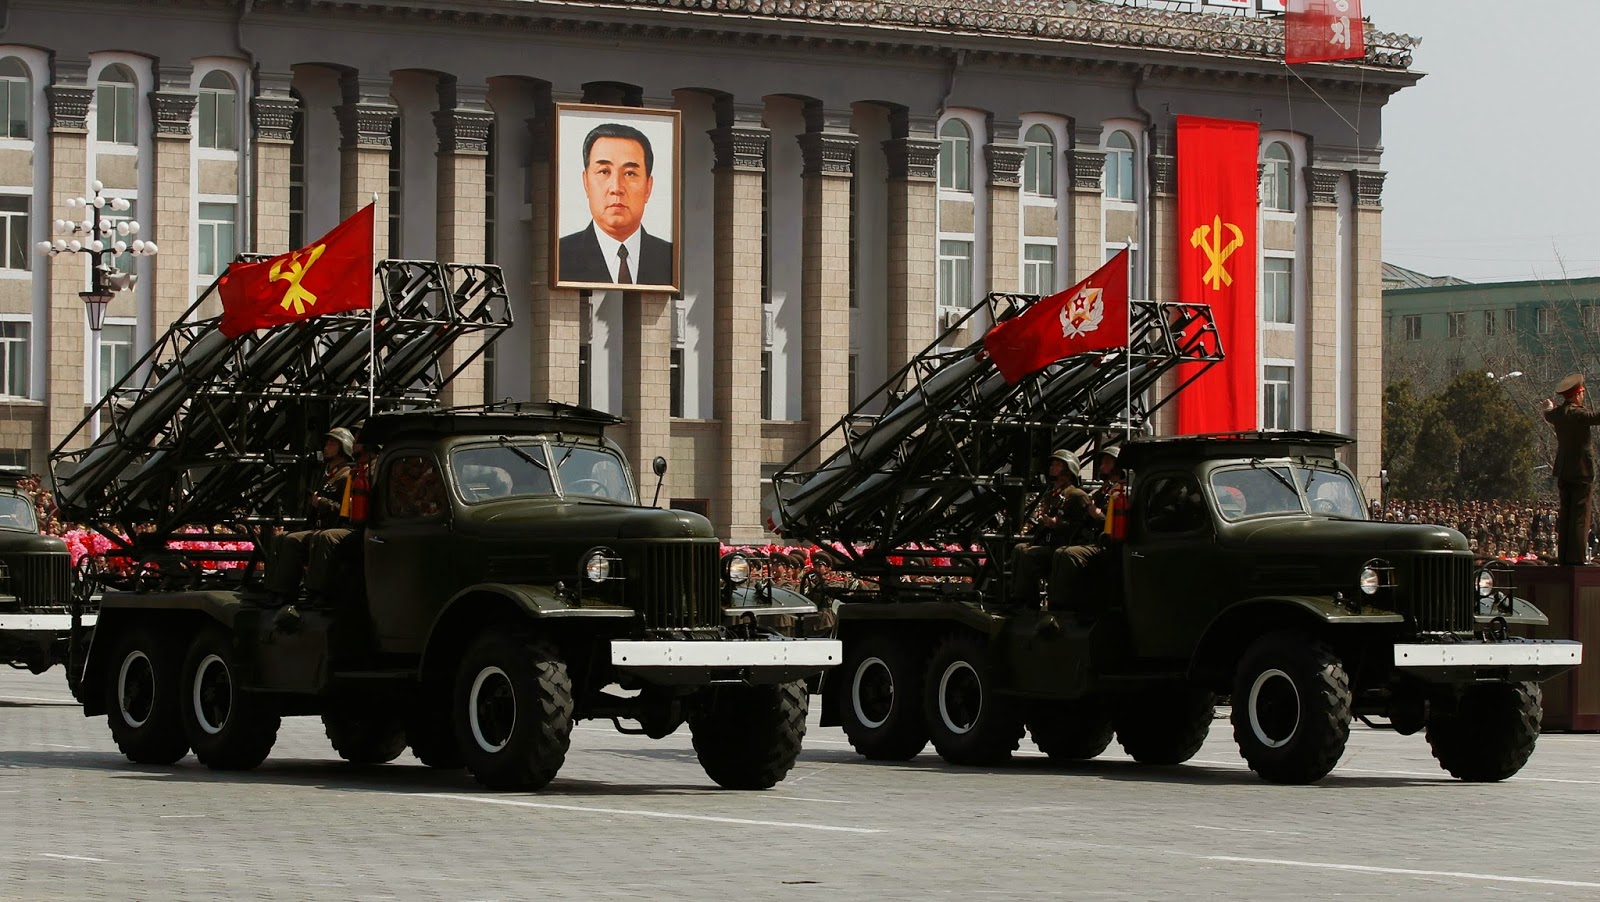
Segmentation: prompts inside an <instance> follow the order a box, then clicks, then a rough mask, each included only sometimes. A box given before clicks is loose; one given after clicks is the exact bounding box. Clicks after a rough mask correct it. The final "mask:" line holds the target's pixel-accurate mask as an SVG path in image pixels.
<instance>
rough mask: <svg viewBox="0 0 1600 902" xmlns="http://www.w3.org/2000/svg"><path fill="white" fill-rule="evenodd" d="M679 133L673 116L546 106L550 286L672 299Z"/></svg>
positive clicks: (677, 260) (677, 254)
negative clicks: (551, 129) (550, 122)
mask: <svg viewBox="0 0 1600 902" xmlns="http://www.w3.org/2000/svg"><path fill="white" fill-rule="evenodd" d="M681 126H682V123H681V120H680V119H679V116H678V111H677V110H655V109H644V108H640V107H617V106H597V105H593V104H578V103H559V104H556V121H555V134H554V138H553V140H554V142H555V147H554V149H553V153H552V160H553V161H554V164H555V165H554V166H553V167H552V175H551V179H552V180H553V181H554V190H552V191H551V192H550V198H551V201H550V202H551V204H552V207H553V209H551V211H550V218H551V221H552V222H553V223H554V228H552V229H551V247H550V259H551V261H552V262H551V266H550V274H551V276H550V278H551V284H552V286H554V287H556V288H589V289H594V290H601V291H664V292H676V291H678V289H679V287H680V285H681V276H680V274H681V272H682V269H681V260H682V256H683V254H682V248H681V240H680V239H681V237H682V235H681V231H682V230H681V227H680V222H681V207H682V203H681V196H680V191H679V185H680V178H679V171H680V170H679V167H680V161H681V160H682V159H683V154H682V147H681V141H682V131H681Z"/></svg>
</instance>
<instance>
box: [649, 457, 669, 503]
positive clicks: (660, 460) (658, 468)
mask: <svg viewBox="0 0 1600 902" xmlns="http://www.w3.org/2000/svg"><path fill="white" fill-rule="evenodd" d="M650 469H652V470H654V471H655V474H656V496H655V497H654V498H651V499H650V506H651V507H656V506H657V504H658V503H659V502H660V501H661V480H662V479H664V478H666V475H667V459H666V458H665V457H662V456H661V455H659V454H657V455H656V459H655V460H653V461H651V462H650Z"/></svg>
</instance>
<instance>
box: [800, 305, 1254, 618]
mask: <svg viewBox="0 0 1600 902" xmlns="http://www.w3.org/2000/svg"><path fill="white" fill-rule="evenodd" d="M1037 300H1038V298H1036V297H1032V296H1028V295H1014V294H991V295H989V296H988V297H987V298H985V299H984V300H983V301H982V302H981V303H980V304H978V305H977V306H975V307H974V308H973V309H972V310H971V311H969V312H968V313H967V315H966V316H964V317H963V318H962V319H961V320H960V321H958V322H957V323H955V324H954V325H953V326H951V327H950V328H949V329H948V330H947V331H946V332H945V333H944V334H943V335H941V336H939V338H938V339H936V340H935V341H934V342H933V343H932V344H931V345H929V346H928V347H927V349H926V350H924V351H923V352H922V353H921V354H918V355H917V356H916V357H915V358H913V359H912V360H911V362H910V363H908V364H907V365H906V366H905V367H903V368H902V369H901V370H900V371H899V372H898V373H896V374H895V375H894V376H893V377H891V378H890V379H889V381H888V382H886V383H884V385H883V386H881V387H880V388H878V390H877V391H876V392H874V393H873V394H872V395H870V396H868V397H867V398H866V399H864V400H863V401H861V403H860V404H858V405H857V406H856V408H855V409H854V410H852V411H851V412H850V413H849V414H848V415H846V416H845V418H844V419H842V420H841V421H840V422H839V423H838V424H837V425H835V426H834V427H833V428H832V429H830V430H829V431H828V432H826V433H824V434H823V435H822V436H821V437H820V438H819V439H818V440H817V441H816V442H814V443H813V444H812V445H811V446H810V447H809V448H807V449H806V450H805V451H804V452H802V453H801V454H800V455H799V456H798V457H797V458H796V459H795V460H794V461H791V462H790V463H789V464H787V465H786V466H785V467H784V468H783V469H782V470H780V471H779V472H778V473H777V474H776V475H775V476H774V477H773V488H774V494H775V496H776V504H777V509H776V511H775V512H774V514H773V523H774V526H776V528H778V529H779V531H781V533H782V534H783V535H784V537H785V538H788V539H800V540H809V541H812V542H817V543H828V544H836V545H837V546H838V547H840V548H842V550H843V552H844V555H845V560H843V561H842V562H841V563H840V567H841V569H845V570H848V571H851V572H853V573H855V574H856V575H858V576H863V577H867V578H870V579H875V580H877V581H878V583H879V585H880V587H881V589H882V590H883V591H884V592H886V593H889V592H895V591H901V592H906V591H910V592H930V591H936V592H939V593H941V594H945V595H950V594H959V593H960V592H962V591H973V592H976V591H977V590H978V586H979V584H980V582H981V581H982V580H983V579H984V578H985V577H986V576H993V575H995V573H994V571H993V569H992V568H990V567H989V562H1002V561H1005V560H1006V559H1007V557H1008V556H1009V554H1010V549H1011V547H1012V545H1013V544H1014V543H1015V542H1016V541H1018V538H1019V536H1018V533H1019V532H1020V529H1019V527H1018V524H1020V523H1022V522H1023V520H1024V514H1025V512H1026V503H1027V498H1028V496H1030V495H1031V494H1033V493H1035V492H1036V491H1037V490H1038V483H1037V482H1036V481H1035V479H1033V478H1031V477H1030V474H1032V473H1034V472H1035V471H1036V469H1037V467H1038V466H1039V464H1038V462H1039V461H1040V460H1042V459H1044V458H1045V457H1046V456H1047V455H1048V454H1049V453H1050V451H1051V450H1053V449H1056V448H1072V449H1075V450H1077V451H1078V452H1079V453H1080V455H1087V454H1089V453H1091V452H1093V451H1095V450H1098V449H1100V448H1102V447H1105V446H1106V445H1108V444H1111V443H1113V442H1115V441H1117V440H1118V439H1120V438H1121V436H1122V434H1123V433H1124V431H1126V430H1135V431H1137V430H1142V429H1143V428H1144V427H1145V424H1146V423H1147V422H1148V421H1149V417H1150V415H1151V414H1152V413H1154V412H1155V411H1156V410H1157V409H1159V408H1160V407H1162V406H1163V405H1164V404H1166V403H1167V402H1168V401H1170V400H1171V399H1172V398H1173V397H1174V396H1176V395H1177V394H1178V392H1180V391H1182V390H1183V389H1184V388H1185V387H1186V386H1187V385H1188V384H1189V383H1191V382H1193V381H1194V379H1195V378H1196V377H1198V376H1199V375H1200V374H1201V373H1203V372H1204V371H1205V370H1207V369H1209V368H1210V367H1211V366H1213V365H1215V364H1216V363H1218V362H1220V361H1221V360H1222V357H1223V352H1222V347H1221V343H1220V340H1219V338H1218V335H1217V330H1216V327H1215V325H1214V323H1213V322H1212V318H1211V310H1210V308H1209V307H1206V306H1204V305H1197V304H1180V303H1163V302H1156V301H1134V302H1132V309H1131V311H1130V319H1131V325H1130V335H1131V342H1130V346H1129V349H1128V350H1124V349H1123V348H1120V347H1118V348H1112V349H1110V350H1106V351H1096V352H1093V353H1087V354H1079V355H1076V356H1073V357H1068V358H1064V359H1062V360H1059V361H1057V362H1055V363H1054V364H1052V365H1050V366H1049V367H1047V368H1045V369H1044V370H1042V371H1040V372H1038V373H1035V374H1033V375H1031V376H1028V377H1026V378H1024V379H1022V380H1021V381H1020V382H1018V383H1017V384H1016V385H1008V384H1007V383H1006V381H1005V379H1004V378H1003V377H1002V376H1001V375H1000V371H999V370H998V369H997V368H996V367H995V365H994V363H993V361H991V360H990V359H989V358H988V357H987V356H986V355H985V354H984V351H983V342H982V339H981V337H980V338H979V339H978V340H976V341H973V342H972V343H971V344H969V345H967V346H966V347H951V345H953V344H954V339H956V338H957V337H958V336H959V335H960V333H961V330H962V329H964V328H966V327H967V325H968V323H969V322H983V321H985V320H979V319H976V317H977V314H978V313H979V311H982V312H984V313H985V314H986V320H987V321H989V322H1000V321H1002V320H1005V319H1009V318H1011V317H1014V316H1017V315H1018V314H1020V313H1022V312H1023V311H1024V310H1026V309H1027V308H1028V306H1029V305H1031V304H1033V303H1034V302H1036V301H1037ZM1130 364H1131V366H1130ZM1180 365H1182V368H1181V369H1180ZM1169 373H1172V374H1174V378H1172V379H1167V380H1163V378H1162V377H1163V376H1166V375H1167V374H1169ZM1130 383H1131V384H1130ZM1130 398H1131V405H1130V403H1129V401H1130ZM867 411H882V412H881V413H876V414H868V413H867ZM818 460H820V461H821V463H820V465H819V464H815V463H810V462H813V461H818ZM935 558H938V559H941V560H940V564H941V566H937V567H935V566H932V564H933V562H934V559H935ZM943 559H948V561H947V562H946V561H944V560H943ZM927 576H938V577H941V579H939V580H936V581H932V582H929V581H923V580H919V579H918V577H927Z"/></svg>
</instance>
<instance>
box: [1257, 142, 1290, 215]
mask: <svg viewBox="0 0 1600 902" xmlns="http://www.w3.org/2000/svg"><path fill="white" fill-rule="evenodd" d="M1265 162H1266V164H1267V174H1266V177H1265V178H1263V179H1262V182H1261V205H1262V206H1264V207H1266V208H1267V209H1268V210H1281V211H1283V212H1286V213H1292V212H1294V181H1293V180H1291V179H1290V178H1289V148H1288V147H1285V146H1284V145H1283V143H1282V142H1280V141H1274V142H1272V143H1271V144H1268V145H1267V153H1266V161H1265Z"/></svg>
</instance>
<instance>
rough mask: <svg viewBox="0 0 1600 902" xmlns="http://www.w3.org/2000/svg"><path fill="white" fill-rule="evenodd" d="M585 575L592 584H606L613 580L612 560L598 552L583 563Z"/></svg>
mask: <svg viewBox="0 0 1600 902" xmlns="http://www.w3.org/2000/svg"><path fill="white" fill-rule="evenodd" d="M583 575H584V576H586V577H588V578H589V582H592V583H603V582H605V581H606V580H607V579H610V578H611V559H610V558H608V557H606V556H605V555H603V554H601V553H600V552H598V551H596V552H595V553H594V554H591V555H589V559H588V560H587V561H584V562H583Z"/></svg>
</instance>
